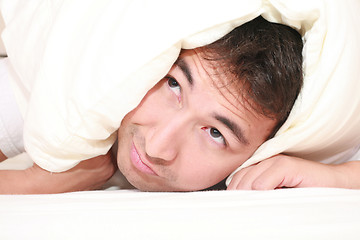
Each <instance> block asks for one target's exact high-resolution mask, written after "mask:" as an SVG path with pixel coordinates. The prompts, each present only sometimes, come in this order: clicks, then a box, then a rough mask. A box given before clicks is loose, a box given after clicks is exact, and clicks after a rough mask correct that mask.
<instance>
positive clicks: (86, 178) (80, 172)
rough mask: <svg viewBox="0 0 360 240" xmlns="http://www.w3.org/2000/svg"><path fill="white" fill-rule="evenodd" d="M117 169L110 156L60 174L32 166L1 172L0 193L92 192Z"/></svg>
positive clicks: (87, 161)
mask: <svg viewBox="0 0 360 240" xmlns="http://www.w3.org/2000/svg"><path fill="white" fill-rule="evenodd" d="M116 169H117V167H116V166H115V165H114V161H112V159H111V155H110V153H108V154H106V155H102V156H98V157H95V158H92V159H89V160H86V161H82V162H80V163H79V164H78V165H77V166H76V167H74V168H72V169H70V170H68V171H66V172H62V173H51V172H48V171H46V170H43V169H42V168H40V167H39V166H37V165H36V164H34V165H33V166H32V167H31V168H28V169H26V170H1V171H0V194H42V193H62V192H73V191H82V190H93V189H97V188H99V187H100V186H102V185H103V184H104V183H105V182H106V181H107V180H108V179H109V178H110V177H111V176H112V175H113V174H114V172H115V171H116Z"/></svg>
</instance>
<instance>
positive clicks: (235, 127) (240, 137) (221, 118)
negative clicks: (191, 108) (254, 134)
mask: <svg viewBox="0 0 360 240" xmlns="http://www.w3.org/2000/svg"><path fill="white" fill-rule="evenodd" d="M214 118H215V119H216V120H218V121H219V122H221V123H222V124H224V125H225V126H226V127H227V128H228V129H229V130H230V131H231V132H232V133H233V134H234V135H235V137H236V138H237V139H238V140H239V141H240V142H241V143H243V144H244V145H249V140H248V139H247V138H246V137H245V135H244V132H243V130H242V129H241V127H240V126H239V125H237V124H236V123H235V122H233V121H231V120H230V119H228V118H227V117H224V116H220V115H218V114H214Z"/></svg>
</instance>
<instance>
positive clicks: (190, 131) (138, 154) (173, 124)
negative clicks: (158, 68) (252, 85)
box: [117, 50, 276, 191]
mask: <svg viewBox="0 0 360 240" xmlns="http://www.w3.org/2000/svg"><path fill="white" fill-rule="evenodd" d="M217 77H219V75H217V76H216V75H215V71H214V69H213V67H212V65H211V64H209V62H207V61H206V60H204V59H203V58H202V57H201V51H199V50H185V51H183V53H182V54H181V56H180V57H179V59H178V61H177V62H176V63H175V64H174V65H173V67H172V69H171V70H170V71H169V73H168V75H167V76H166V77H165V78H164V79H162V80H161V81H160V82H158V83H157V84H156V85H155V86H154V87H153V88H152V89H151V90H150V91H149V92H148V93H147V94H146V96H145V97H144V98H143V100H142V101H141V103H140V104H139V106H137V107H136V108H135V109H134V110H133V111H131V112H130V113H128V114H127V115H126V116H125V118H124V120H123V122H122V124H121V126H120V129H119V136H118V139H119V140H118V141H119V145H118V146H119V147H118V157H117V159H118V160H117V161H118V165H119V169H120V171H121V172H122V173H123V174H124V176H125V177H126V178H127V179H128V181H129V182H130V183H131V184H132V185H133V186H135V187H136V188H138V189H140V190H144V191H193V190H200V189H204V188H208V187H210V186H212V185H214V184H216V183H218V182H220V181H221V180H223V179H224V178H226V177H227V176H228V175H229V174H230V173H231V172H232V171H233V170H235V168H237V167H238V166H240V165H241V164H242V163H243V162H244V161H245V160H247V159H248V158H249V157H250V156H251V155H252V154H253V152H254V151H255V150H256V149H257V148H258V146H260V145H261V144H262V143H263V142H264V141H265V139H266V137H267V136H268V135H269V134H270V132H271V131H272V129H273V127H274V126H275V124H276V122H275V120H271V119H269V118H266V117H264V116H262V115H260V114H258V113H256V112H255V111H254V110H252V109H251V108H250V107H249V106H247V103H246V101H243V100H242V99H241V98H240V99H239V98H238V97H236V95H234V94H232V91H230V90H229V89H227V88H225V87H223V88H219V87H216V86H215V85H216V84H214V82H216V78H217Z"/></svg>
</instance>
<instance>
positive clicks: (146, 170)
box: [130, 143, 157, 175]
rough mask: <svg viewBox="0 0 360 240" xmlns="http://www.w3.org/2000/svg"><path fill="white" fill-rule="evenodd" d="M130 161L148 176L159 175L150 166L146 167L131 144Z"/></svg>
mask: <svg viewBox="0 0 360 240" xmlns="http://www.w3.org/2000/svg"><path fill="white" fill-rule="evenodd" d="M130 159H131V162H132V164H133V165H134V166H135V167H136V168H137V169H138V170H139V171H140V172H143V173H146V174H151V175H157V174H156V173H155V172H154V171H153V170H152V169H151V168H150V167H149V166H148V165H146V164H145V163H144V162H143V161H142V160H141V157H140V155H139V153H138V151H137V149H136V147H135V145H134V143H132V144H131V151H130Z"/></svg>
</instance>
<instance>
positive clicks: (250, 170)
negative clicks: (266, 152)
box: [231, 162, 268, 190]
mask: <svg viewBox="0 0 360 240" xmlns="http://www.w3.org/2000/svg"><path fill="white" fill-rule="evenodd" d="M267 165H268V164H264V163H263V162H259V163H257V164H256V165H251V166H249V167H246V168H244V169H242V171H243V172H242V173H241V174H240V175H239V176H236V179H235V181H234V183H233V185H232V186H231V187H232V189H238V190H240V189H241V190H251V189H253V186H252V185H253V182H254V180H255V179H256V178H257V177H258V176H259V175H261V174H262V172H264V171H265V170H266V168H267ZM231 182H232V181H231Z"/></svg>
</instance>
